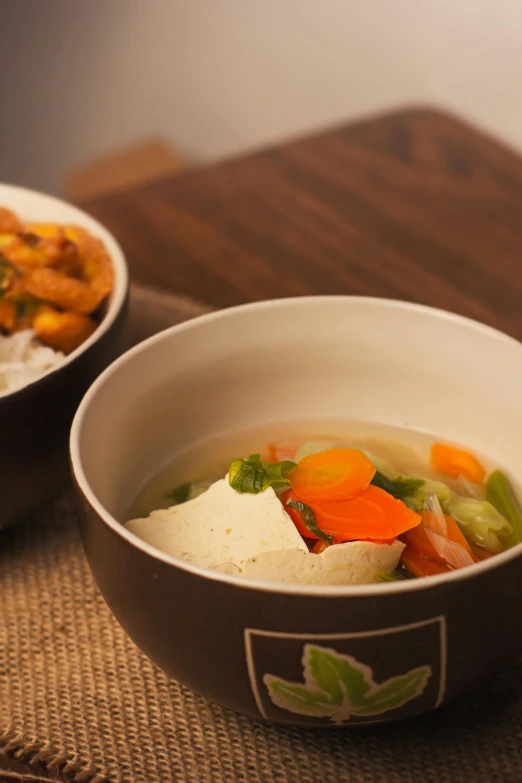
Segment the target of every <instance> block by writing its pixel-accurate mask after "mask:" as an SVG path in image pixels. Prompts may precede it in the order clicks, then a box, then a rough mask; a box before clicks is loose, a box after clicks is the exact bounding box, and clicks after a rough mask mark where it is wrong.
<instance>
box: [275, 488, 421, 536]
mask: <svg viewBox="0 0 522 783" xmlns="http://www.w3.org/2000/svg"><path fill="white" fill-rule="evenodd" d="M288 500H301V498H300V497H299V496H298V495H297V493H296V492H295V491H294V490H293V489H292V490H291V491H290V492H289V493H286V494H285V495H284V496H283V502H284V503H285V504H286V503H287V502H288ZM301 502H304V501H301ZM307 505H309V506H310V508H311V509H312V511H313V512H314V514H315V519H316V522H317V525H318V527H319V528H320V529H321V530H322V531H323V532H324V533H326V534H327V535H329V536H335V538H336V539H338V540H339V541H356V540H358V539H361V540H368V539H370V540H373V541H388V540H389V539H395V538H397V536H399V535H400V534H401V533H404V532H405V531H406V530H409V529H410V528H412V527H415V526H416V525H418V524H419V523H420V521H421V518H420V516H419V514H415V513H414V512H413V511H411V510H410V509H409V508H408V507H407V506H406V505H405V504H404V503H403V502H402V501H401V500H396V499H395V498H394V497H392V496H391V495H389V494H388V493H387V492H385V491H384V490H382V489H379V488H378V487H374V486H370V487H367V488H366V489H364V490H363V491H362V492H360V493H359V494H358V495H357V496H356V497H352V498H349V499H347V500H325V501H322V502H316V503H308V504H307ZM286 510H287V511H288V513H289V514H290V516H291V518H292V519H293V521H294V524H295V526H296V527H297V529H298V531H299V533H301V535H302V536H304V537H308V538H316V536H315V535H314V534H313V533H311V531H310V530H309V529H308V528H307V527H306V525H305V524H304V522H303V520H302V519H301V515H300V513H299V512H298V511H296V510H295V509H292V508H289V507H288V506H287V507H286Z"/></svg>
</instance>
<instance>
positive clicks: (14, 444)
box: [0, 184, 128, 527]
mask: <svg viewBox="0 0 522 783" xmlns="http://www.w3.org/2000/svg"><path fill="white" fill-rule="evenodd" d="M0 206H3V207H8V208H9V209H11V210H13V212H15V213H16V214H17V216H18V217H19V218H20V219H21V220H22V221H37V222H56V223H76V224H77V225H79V226H83V227H84V228H86V229H87V230H89V231H90V232H92V234H93V235H95V236H97V237H98V238H99V239H101V240H102V241H103V243H104V244H105V247H106V248H107V250H108V252H109V255H110V256H111V259H112V263H113V267H114V272H115V279H114V287H113V290H112V293H111V294H110V297H109V300H108V303H107V306H106V312H105V315H104V316H103V319H102V321H101V323H100V324H99V326H98V328H97V329H96V331H95V332H94V334H92V335H91V337H89V339H88V340H86V341H85V342H84V343H83V344H82V345H81V346H80V347H79V348H77V349H76V350H75V351H73V352H72V353H71V354H70V355H69V356H67V357H66V358H65V359H64V361H63V362H62V363H61V364H60V365H59V366H58V367H56V368H55V369H53V370H51V371H50V372H47V373H46V374H44V375H42V376H41V377H40V378H38V379H37V380H36V381H35V382H33V383H31V384H30V385H28V386H25V387H23V388H22V389H19V390H16V391H13V392H0V432H1V433H2V444H1V446H0V486H1V487H2V489H3V492H2V506H1V513H0V527H7V526H8V525H12V524H14V523H17V522H20V521H22V520H24V519H26V518H28V517H29V516H30V514H31V513H32V512H33V511H35V510H36V509H37V508H39V507H40V506H42V505H44V504H45V503H48V502H49V501H51V500H52V499H53V498H54V497H56V495H57V494H58V493H59V492H60V490H61V489H62V488H63V487H64V486H65V485H66V482H67V480H68V478H69V476H70V471H69V466H68V454H67V440H68V433H69V429H70V425H71V421H72V419H73V416H74V413H75V411H76V408H77V407H78V403H79V402H80V400H81V398H82V396H83V394H84V393H85V390H86V389H87V388H88V387H89V385H90V384H91V382H92V381H93V380H94V378H95V377H96V376H97V375H98V374H99V373H100V372H101V370H102V369H104V368H105V367H106V366H107V365H108V364H109V363H110V362H111V361H112V359H114V357H115V356H116V355H117V352H118V345H119V339H120V336H121V329H122V324H123V318H124V313H125V304H126V300H127V292H128V272H127V265H126V262H125V258H124V255H123V253H122V251H121V248H120V247H119V245H118V244H117V242H116V240H115V239H114V237H113V236H112V235H111V234H110V233H109V232H108V231H107V229H105V228H104V227H103V226H102V225H101V224H100V223H98V222H97V221H96V220H94V219H93V218H92V217H90V216H89V215H87V214H86V213H85V212H82V211H81V210H79V209H77V208H76V207H73V206H72V205H71V204H66V203H65V202H63V201H60V200H58V199H56V198H52V197H51V196H47V195H44V194H43V193H37V192H35V191H32V190H26V189H24V188H18V187H14V186H12V185H3V184H0Z"/></svg>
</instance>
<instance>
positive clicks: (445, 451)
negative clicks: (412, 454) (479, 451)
mask: <svg viewBox="0 0 522 783" xmlns="http://www.w3.org/2000/svg"><path fill="white" fill-rule="evenodd" d="M431 466H432V468H433V469H434V470H436V471H437V472H438V473H442V474H443V475H445V476H451V477H452V478H458V477H459V476H464V477H465V478H467V479H469V481H473V482H475V484H482V483H483V481H484V478H485V476H486V471H485V470H484V468H483V466H482V465H481V464H480V462H479V461H478V459H477V458H476V457H474V456H473V454H470V452H469V451H465V450H464V449H457V448H455V446H448V445H447V444H446V443H434V444H433V446H432V447H431Z"/></svg>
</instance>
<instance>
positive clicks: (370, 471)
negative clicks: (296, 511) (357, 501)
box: [289, 448, 375, 503]
mask: <svg viewBox="0 0 522 783" xmlns="http://www.w3.org/2000/svg"><path fill="white" fill-rule="evenodd" d="M374 475H375V467H374V465H372V463H371V462H370V460H369V459H368V457H367V456H366V455H365V454H363V452H362V451H359V449H343V448H335V449H328V450H326V451H320V452H318V453H317V454H311V455H310V456H309V457H304V458H303V459H302V460H301V461H300V462H299V464H298V465H297V466H296V467H295V468H294V469H293V470H292V471H291V472H290V473H289V479H290V486H291V487H292V489H293V490H294V491H295V493H296V494H297V495H298V496H299V498H300V499H301V500H302V501H303V502H304V503H308V502H322V501H331V500H347V499H348V498H353V497H355V496H356V495H358V494H359V493H360V492H362V491H363V490H364V489H366V488H367V487H368V485H369V483H370V481H371V480H372V478H373V477H374Z"/></svg>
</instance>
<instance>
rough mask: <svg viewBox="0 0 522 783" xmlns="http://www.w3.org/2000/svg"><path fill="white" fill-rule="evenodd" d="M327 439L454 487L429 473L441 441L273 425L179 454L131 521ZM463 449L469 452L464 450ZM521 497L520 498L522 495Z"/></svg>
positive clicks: (399, 430) (350, 426)
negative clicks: (250, 465) (251, 459)
mask: <svg viewBox="0 0 522 783" xmlns="http://www.w3.org/2000/svg"><path fill="white" fill-rule="evenodd" d="M323 438H325V439H328V440H332V441H336V442H338V443H339V445H343V446H347V445H349V446H353V447H356V448H362V449H365V450H367V451H370V452H372V453H373V454H375V456H377V457H380V458H381V459H384V460H386V461H387V462H389V463H390V464H391V465H392V466H393V467H394V468H396V469H397V471H399V472H401V473H404V474H416V473H418V474H422V475H423V476H425V477H433V478H440V479H441V480H443V481H445V483H446V484H450V485H451V484H452V482H451V481H448V478H447V477H442V476H438V475H437V474H436V473H434V472H433V471H432V470H431V469H430V467H429V452H430V448H431V445H432V444H433V443H434V442H435V441H437V440H440V439H439V438H437V437H436V436H435V435H433V434H432V433H426V432H421V431H419V430H414V429H408V428H405V427H395V426H391V425H387V424H380V423H376V422H362V421H347V420H342V421H329V422H325V421H324V420H321V421H317V422H311V421H306V422H301V423H295V422H292V423H287V424H281V423H274V424H272V425H265V426H263V427H258V428H256V429H250V430H247V431H245V430H241V431H231V432H228V433H225V434H223V435H221V436H220V437H218V438H212V439H209V440H206V441H200V442H199V443H197V444H194V445H193V446H190V447H188V448H187V449H185V450H183V451H181V452H179V453H178V454H176V456H175V457H174V458H173V459H172V460H171V461H170V462H169V464H168V465H166V466H165V467H164V468H163V469H161V470H159V471H158V473H157V474H156V475H155V476H154V477H153V478H152V479H151V480H150V481H148V482H147V483H146V484H145V485H144V487H143V488H142V489H141V491H140V492H139V493H138V495H137V497H136V498H135V500H134V502H133V503H132V506H131V508H130V512H129V516H128V519H133V518H136V517H145V516H148V514H150V512H151V511H153V510H154V509H159V508H168V507H169V506H171V505H172V499H171V498H170V497H169V495H170V493H171V492H172V491H173V490H174V489H175V488H176V487H177V486H179V485H180V484H184V483H185V482H196V481H207V480H209V481H215V480H217V479H220V478H223V476H224V475H225V474H226V473H227V471H228V467H229V465H230V462H231V461H232V460H233V459H234V458H236V457H245V456H247V455H248V454H252V453H257V452H259V453H261V454H266V449H267V445H268V444H269V443H281V444H283V443H284V444H288V445H295V446H299V445H300V444H302V443H305V442H306V441H310V440H319V439H323ZM462 445H463V446H464V447H466V444H462ZM477 456H478V457H479V459H480V460H481V461H482V464H483V465H484V467H485V468H486V470H487V471H488V472H489V471H490V470H494V469H495V468H497V467H499V466H498V465H494V464H493V463H492V462H491V460H488V459H487V458H485V457H483V455H477ZM517 495H518V496H519V498H520V492H517Z"/></svg>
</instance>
